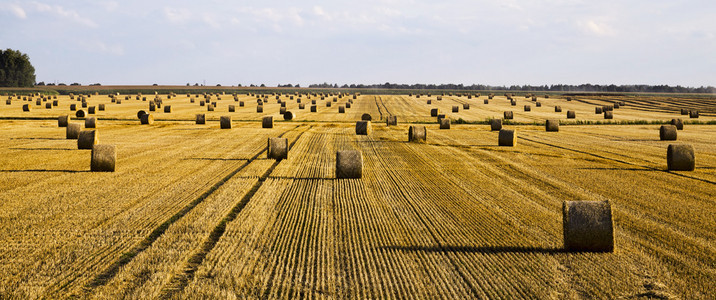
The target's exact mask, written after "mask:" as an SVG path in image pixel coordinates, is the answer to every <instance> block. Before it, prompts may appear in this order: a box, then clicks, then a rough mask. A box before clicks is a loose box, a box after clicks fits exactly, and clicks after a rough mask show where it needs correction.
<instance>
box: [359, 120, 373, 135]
mask: <svg viewBox="0 0 716 300" xmlns="http://www.w3.org/2000/svg"><path fill="white" fill-rule="evenodd" d="M371 132H373V128H372V126H371V124H370V121H358V122H356V134H357V135H369V134H371Z"/></svg>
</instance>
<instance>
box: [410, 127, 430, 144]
mask: <svg viewBox="0 0 716 300" xmlns="http://www.w3.org/2000/svg"><path fill="white" fill-rule="evenodd" d="M427 136H428V132H427V129H425V126H410V128H408V142H414V143H421V142H425V141H426V139H427Z"/></svg>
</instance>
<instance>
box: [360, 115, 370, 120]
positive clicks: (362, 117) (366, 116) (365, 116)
mask: <svg viewBox="0 0 716 300" xmlns="http://www.w3.org/2000/svg"><path fill="white" fill-rule="evenodd" d="M360 119H361V120H363V121H372V120H373V117H372V116H371V115H370V114H362V115H361V116H360Z"/></svg>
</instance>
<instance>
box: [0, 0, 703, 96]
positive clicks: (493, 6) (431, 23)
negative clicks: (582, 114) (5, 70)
mask: <svg viewBox="0 0 716 300" xmlns="http://www.w3.org/2000/svg"><path fill="white" fill-rule="evenodd" d="M0 48H3V49H5V48H12V49H16V50H20V51H22V52H24V53H27V54H28V55H29V56H30V59H31V62H32V63H33V65H34V66H35V69H36V74H37V80H38V81H45V82H55V81H56V82H64V83H67V84H69V83H72V82H79V83H81V84H85V85H86V84H90V83H95V82H98V83H101V84H103V85H110V84H152V83H158V84H178V85H184V84H186V83H191V84H194V83H197V82H198V83H200V84H201V83H202V82H204V81H205V82H206V84H207V85H216V84H222V85H237V84H243V85H248V84H252V83H253V84H260V83H265V84H266V85H270V86H275V85H276V84H286V83H292V84H297V83H299V84H301V85H303V86H305V85H307V84H309V83H322V82H329V83H338V84H343V83H365V84H369V83H384V82H392V83H463V84H473V83H478V84H491V85H512V84H519V85H521V84H533V85H542V84H557V83H564V84H580V83H592V84H611V83H614V84H669V85H684V86H702V85H703V86H707V85H712V86H714V85H716V1H713V0H703V1H698V0H685V1H673V0H652V1H647V0H639V1H636V0H633V1H630V0H603V1H589V0H585V1H579V0H532V1H527V0H522V1H511V0H504V1H500V0H448V1H410V0H364V1H342V0H331V1H328V0H325V1H300V3H299V2H298V1H287V0H265V1H220V0H209V1H183V0H179V1H168V0H167V1H164V0H159V1H154V0H148V1H147V0H145V1H134V0H128V1H102V0H91V1H90V0H63V1H49V0H39V1H27V0H23V1H15V0H0Z"/></svg>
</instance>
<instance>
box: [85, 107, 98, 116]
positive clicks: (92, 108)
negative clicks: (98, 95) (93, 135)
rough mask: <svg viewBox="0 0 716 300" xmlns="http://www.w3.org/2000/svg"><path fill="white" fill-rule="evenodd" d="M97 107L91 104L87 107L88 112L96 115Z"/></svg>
mask: <svg viewBox="0 0 716 300" xmlns="http://www.w3.org/2000/svg"><path fill="white" fill-rule="evenodd" d="M96 111H97V109H96V108H95V107H94V106H90V107H88V108H87V114H90V115H94V114H95V112H96Z"/></svg>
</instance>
